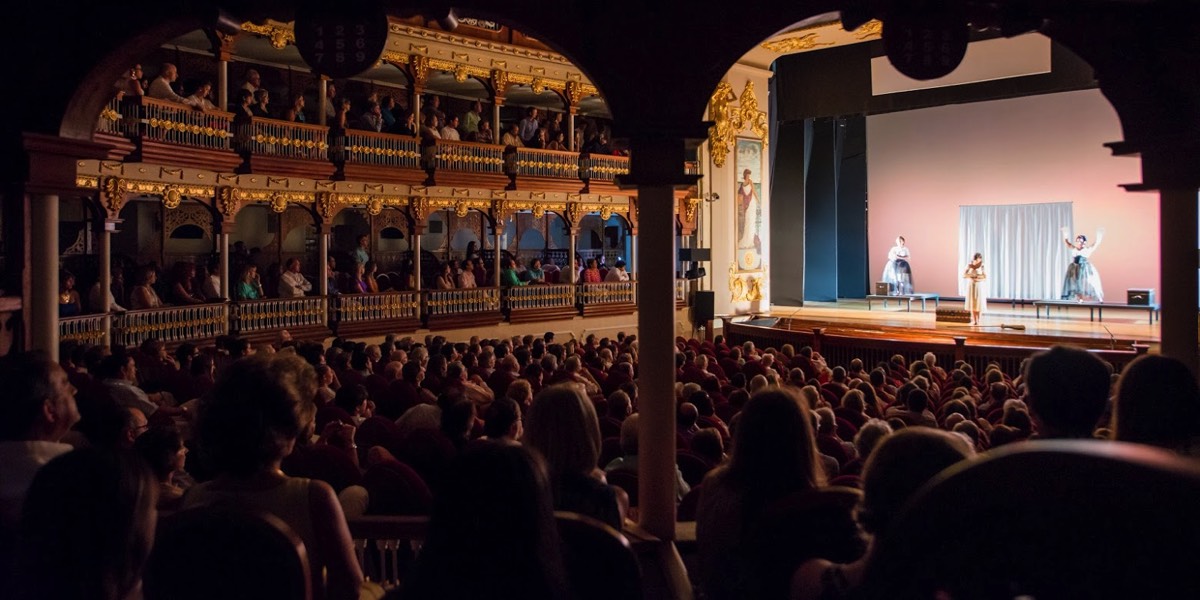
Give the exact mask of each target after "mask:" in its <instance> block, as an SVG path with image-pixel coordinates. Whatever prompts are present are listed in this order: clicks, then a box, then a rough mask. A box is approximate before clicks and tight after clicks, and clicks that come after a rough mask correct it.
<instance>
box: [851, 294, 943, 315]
mask: <svg viewBox="0 0 1200 600" xmlns="http://www.w3.org/2000/svg"><path fill="white" fill-rule="evenodd" d="M875 300H882V301H883V307H884V308H887V305H888V300H897V301H900V300H903V301H904V304H905V310H907V311H909V312H912V303H913V300H920V301H921V312H925V301H926V300H933V309H934V310H937V308H938V303H939V301H940V300H941V297H940V296H938V295H937V294H895V295H889V296H883V295H875V294H871V295H869V296H867V310H871V303H872V302H873V301H875Z"/></svg>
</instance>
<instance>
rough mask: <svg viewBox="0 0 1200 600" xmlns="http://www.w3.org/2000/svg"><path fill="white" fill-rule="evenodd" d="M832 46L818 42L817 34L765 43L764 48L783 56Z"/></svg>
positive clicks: (828, 43) (829, 43)
mask: <svg viewBox="0 0 1200 600" xmlns="http://www.w3.org/2000/svg"><path fill="white" fill-rule="evenodd" d="M832 45H833V43H832V42H818V41H817V34H815V33H806V34H804V35H798V36H794V37H788V38H783V39H781V40H771V41H769V42H763V45H762V47H763V48H766V49H767V50H770V51H771V52H776V53H779V54H783V53H786V52H801V51H804V50H812V49H813V48H817V47H820V46H832Z"/></svg>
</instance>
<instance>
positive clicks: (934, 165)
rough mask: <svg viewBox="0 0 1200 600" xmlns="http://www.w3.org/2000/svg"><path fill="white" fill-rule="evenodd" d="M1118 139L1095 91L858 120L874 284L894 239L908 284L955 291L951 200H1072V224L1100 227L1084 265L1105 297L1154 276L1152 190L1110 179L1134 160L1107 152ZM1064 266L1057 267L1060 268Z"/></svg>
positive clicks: (1131, 176)
mask: <svg viewBox="0 0 1200 600" xmlns="http://www.w3.org/2000/svg"><path fill="white" fill-rule="evenodd" d="M1121 139H1122V134H1121V129H1120V124H1119V122H1118V120H1117V115H1116V112H1115V111H1114V110H1113V109H1112V107H1111V106H1110V105H1109V104H1108V102H1107V101H1106V100H1105V99H1104V97H1103V96H1101V94H1100V92H1099V91H1096V90H1086V91H1079V92H1067V93H1061V94H1050V95H1042V96H1030V97H1025V98H1016V99H1010V100H997V101H993V102H980V103H974V104H962V105H953V106H941V107H937V108H929V109H922V110H914V111H907V112H899V113H890V114H884V115H876V116H872V117H869V118H868V119H867V148H868V154H867V173H868V186H869V187H868V190H869V198H870V210H869V211H868V214H869V217H868V219H867V227H868V244H869V257H870V260H869V264H870V273H871V280H872V281H877V280H878V278H879V275H880V274H881V273H882V272H883V265H884V263H885V262H887V253H888V249H889V248H891V247H892V244H893V240H894V239H895V238H896V236H897V235H903V236H904V237H905V238H906V240H907V242H908V246H909V248H910V249H911V251H912V260H911V262H912V268H913V279H914V281H915V284H916V291H917V292H934V293H938V294H942V295H947V296H956V295H958V276H959V273H958V270H959V269H958V265H959V264H960V263H963V262H966V261H965V260H960V258H961V257H959V256H958V254H959V248H958V207H959V206H960V205H980V204H1025V203H1039V202H1073V203H1074V205H1075V206H1074V218H1075V230H1076V232H1078V233H1084V234H1085V235H1087V236H1088V238H1089V239H1092V236H1093V235H1094V234H1095V232H1096V229H1097V228H1098V227H1104V228H1106V229H1107V233H1106V235H1105V238H1104V242H1103V244H1102V245H1101V246H1100V248H1098V249H1097V250H1096V252H1095V254H1093V255H1092V263H1093V264H1094V265H1096V268H1097V269H1098V270H1099V272H1100V276H1101V279H1102V281H1103V283H1104V290H1105V300H1107V301H1110V302H1124V301H1125V290H1126V289H1128V288H1145V287H1151V288H1155V289H1157V288H1158V287H1159V284H1158V260H1159V252H1158V197H1157V195H1154V194H1133V193H1128V192H1126V191H1124V190H1123V189H1121V188H1119V187H1117V186H1118V184H1122V183H1137V182H1139V181H1140V180H1141V172H1140V162H1139V161H1138V160H1137V159H1133V158H1116V157H1113V156H1111V155H1110V153H1109V151H1108V149H1107V148H1105V147H1103V146H1102V144H1103V143H1105V142H1112V141H1119V140H1121ZM1066 268H1067V265H1066V264H1063V265H1062V269H1063V271H1064V273H1065V271H1066Z"/></svg>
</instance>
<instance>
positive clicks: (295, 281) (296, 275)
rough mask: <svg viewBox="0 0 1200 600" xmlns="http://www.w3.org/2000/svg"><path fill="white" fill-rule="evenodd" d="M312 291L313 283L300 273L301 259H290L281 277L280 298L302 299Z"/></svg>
mask: <svg viewBox="0 0 1200 600" xmlns="http://www.w3.org/2000/svg"><path fill="white" fill-rule="evenodd" d="M311 291H312V282H310V281H309V280H308V279H307V278H305V277H304V274H303V273H301V272H300V259H299V258H289V259H288V261H287V264H286V266H285V268H284V270H283V273H282V274H280V276H279V297H280V298H300V297H302V296H304V295H305V294H306V293H308V292H311Z"/></svg>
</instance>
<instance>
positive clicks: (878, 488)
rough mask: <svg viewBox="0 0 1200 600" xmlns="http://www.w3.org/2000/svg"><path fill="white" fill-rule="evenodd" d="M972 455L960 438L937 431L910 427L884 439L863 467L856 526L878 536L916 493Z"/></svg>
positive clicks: (971, 450) (964, 441)
mask: <svg viewBox="0 0 1200 600" xmlns="http://www.w3.org/2000/svg"><path fill="white" fill-rule="evenodd" d="M974 454H975V451H974V449H973V448H972V447H971V446H970V444H968V442H967V440H966V439H965V438H964V437H963V436H961V435H956V434H952V433H947V432H945V431H940V430H937V429H930V428H927V427H912V428H908V429H905V430H903V431H898V432H896V433H894V434H892V435H890V436H887V437H886V438H885V439H884V440H883V441H882V442H880V443H879V445H878V446H877V447H876V448H875V451H874V452H873V453H872V454H871V456H870V458H869V459H867V463H866V465H865V466H864V467H863V499H862V503H861V505H860V506H859V510H858V521H859V523H860V524H861V525H862V526H863V529H865V530H866V531H868V532H869V533H872V534H876V535H879V534H881V533H882V532H884V531H886V530H887V527H888V525H889V524H890V523H891V521H892V519H893V518H894V517H895V516H896V515H897V514H898V513H899V512H900V509H901V508H902V507H903V506H904V505H905V504H906V503H907V502H908V501H909V499H911V498H912V497H913V495H914V494H915V493H916V492H917V490H919V489H921V487H922V486H924V485H925V484H926V483H927V482H929V480H931V479H933V478H934V476H936V475H937V474H938V473H940V472H942V470H944V469H946V468H947V467H949V466H951V465H953V464H955V463H957V462H959V461H961V460H963V459H965V458H969V457H971V456H973V455H974ZM981 542H982V540H981Z"/></svg>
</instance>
